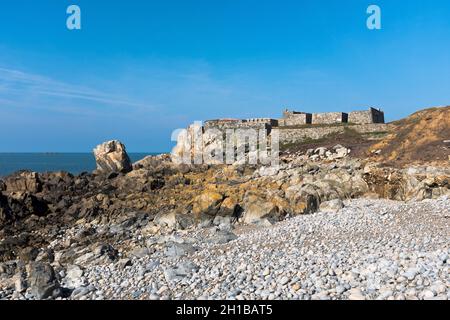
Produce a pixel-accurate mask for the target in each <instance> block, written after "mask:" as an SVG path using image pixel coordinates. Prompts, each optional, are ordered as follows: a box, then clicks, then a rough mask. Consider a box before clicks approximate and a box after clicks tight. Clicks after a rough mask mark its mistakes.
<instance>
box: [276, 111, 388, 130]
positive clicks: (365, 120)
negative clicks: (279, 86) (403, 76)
mask: <svg viewBox="0 0 450 320" xmlns="http://www.w3.org/2000/svg"><path fill="white" fill-rule="evenodd" d="M339 123H349V124H371V123H384V112H383V111H381V110H379V109H375V108H370V109H369V110H365V111H353V112H350V113H345V112H323V113H312V114H311V113H307V112H300V111H290V110H285V111H284V112H283V118H282V119H280V120H279V121H278V124H279V126H281V127H292V126H301V125H307V124H312V125H327V124H330V125H332V124H339Z"/></svg>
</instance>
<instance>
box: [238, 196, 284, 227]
mask: <svg viewBox="0 0 450 320" xmlns="http://www.w3.org/2000/svg"><path fill="white" fill-rule="evenodd" d="M244 209H245V211H244V221H243V222H244V223H246V224H261V225H270V224H273V223H275V222H277V221H279V220H280V218H281V212H280V209H279V208H278V207H277V206H276V205H275V204H274V203H273V202H272V201H269V200H268V199H266V198H265V197H264V196H262V195H259V194H254V193H252V192H249V193H247V194H246V196H245V198H244Z"/></svg>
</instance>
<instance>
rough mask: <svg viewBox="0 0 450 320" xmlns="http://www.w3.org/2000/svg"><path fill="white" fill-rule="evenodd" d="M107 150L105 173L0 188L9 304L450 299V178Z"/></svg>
mask: <svg viewBox="0 0 450 320" xmlns="http://www.w3.org/2000/svg"><path fill="white" fill-rule="evenodd" d="M96 150H97V152H96V159H97V163H98V170H97V171H95V172H93V173H83V174H80V175H78V176H73V175H71V174H68V173H63V172H59V173H45V174H38V173H33V172H26V171H24V172H19V173H16V174H14V175H11V176H9V177H7V178H6V179H4V181H1V182H0V191H1V193H0V226H1V227H0V298H2V299H48V298H51V299H207V298H208V299H218V298H222V299H225V298H226V299H275V298H280V299H356V298H360V299H363V298H367V299H375V298H380V299H415V298H417V299H448V298H449V294H450V291H449V280H450V279H449V277H448V274H449V272H448V266H449V263H450V262H449V261H450V260H449V259H448V255H449V243H450V228H449V222H448V216H449V210H450V200H449V197H448V196H449V195H450V184H449V181H450V167H448V166H430V165H428V166H427V165H414V166H413V165H411V166H408V167H404V168H392V167H386V166H382V165H381V164H380V163H377V162H371V161H370V160H361V159H357V158H353V157H351V156H350V153H351V150H349V149H348V148H346V147H345V146H341V145H339V146H335V147H333V148H331V149H329V150H328V149H325V148H317V149H312V150H308V151H306V152H304V153H295V154H284V155H283V156H282V158H281V161H280V164H279V166H276V167H263V166H249V165H230V166H224V165H214V166H212V165H183V164H181V165H177V164H174V163H173V162H172V161H171V158H170V155H160V156H152V157H148V158H146V159H144V160H142V161H139V162H138V163H135V164H131V163H130V161H129V158H128V156H127V155H126V151H125V148H124V147H123V146H122V145H121V144H120V143H119V142H108V143H106V144H104V145H102V146H99V148H97V149H96ZM357 199H360V200H357ZM413 274H414V276H413Z"/></svg>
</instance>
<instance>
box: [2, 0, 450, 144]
mask: <svg viewBox="0 0 450 320" xmlns="http://www.w3.org/2000/svg"><path fill="white" fill-rule="evenodd" d="M70 4H77V5H79V6H80V7H81V10H82V30H79V31H69V30H68V29H67V28H66V18H67V14H66V8H67V7H68V6H69V5H70ZM370 4H377V5H379V6H380V7H381V10H382V30H376V31H370V30H368V29H367V28H366V19H367V14H366V9H367V7H368V6H369V5H370ZM449 39H450V2H449V1H448V0H433V1H425V0H409V1H399V0H398V1H392V0H389V1H378V0H374V1H372V2H370V1H363V0H346V1H342V0H339V1H337V0H314V1H313V0H310V1H300V0H295V1H287V0H286V1H265V0H258V1H256V0H227V1H219V0H207V1H206V0H205V1H203V0H197V1H192V0H178V1H175V0H164V1H142V0H128V1H121V0H114V1H113V0H110V1H106V0H71V1H64V0H58V1H54V0H39V1H36V0H28V1H27V0H15V1H12V0H10V1H2V4H1V10H0V137H1V139H0V152H47V151H55V152H88V151H91V150H92V148H93V147H94V146H95V145H96V144H98V143H100V142H102V141H105V140H109V139H120V140H122V141H123V142H124V143H125V144H126V145H127V147H128V150H129V151H132V152H139V151H145V152H158V151H169V150H170V148H171V146H172V144H173V143H172V142H171V141H170V136H171V132H172V131H173V130H174V129H176V128H182V127H185V126H187V125H188V124H189V123H191V122H192V121H195V120H204V119H210V118H218V117H244V118H245V117H258V116H260V117H275V118H278V117H280V116H281V111H282V109H283V108H285V107H290V108H293V109H296V110H304V111H309V112H316V111H336V110H339V111H340V110H342V111H350V110H354V109H365V108H366V107H368V106H377V107H381V108H382V109H384V110H385V112H386V115H387V119H388V120H394V119H398V118H401V117H404V116H406V115H408V114H410V113H412V112H414V111H416V110H418V109H422V108H425V107H429V106H437V105H447V104H450V90H449V88H450V77H449V75H450V41H449Z"/></svg>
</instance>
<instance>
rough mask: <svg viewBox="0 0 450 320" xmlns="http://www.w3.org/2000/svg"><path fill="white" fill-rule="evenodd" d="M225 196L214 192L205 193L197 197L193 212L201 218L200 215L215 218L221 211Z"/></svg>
mask: <svg viewBox="0 0 450 320" xmlns="http://www.w3.org/2000/svg"><path fill="white" fill-rule="evenodd" d="M222 201H223V196H222V195H221V194H220V193H217V192H214V191H205V192H204V193H202V194H201V195H199V196H197V197H196V198H195V199H194V202H193V208H192V212H193V213H194V214H195V215H196V216H197V217H199V216H200V215H208V216H215V215H216V214H217V212H218V211H219V209H220V205H221V203H222Z"/></svg>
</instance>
